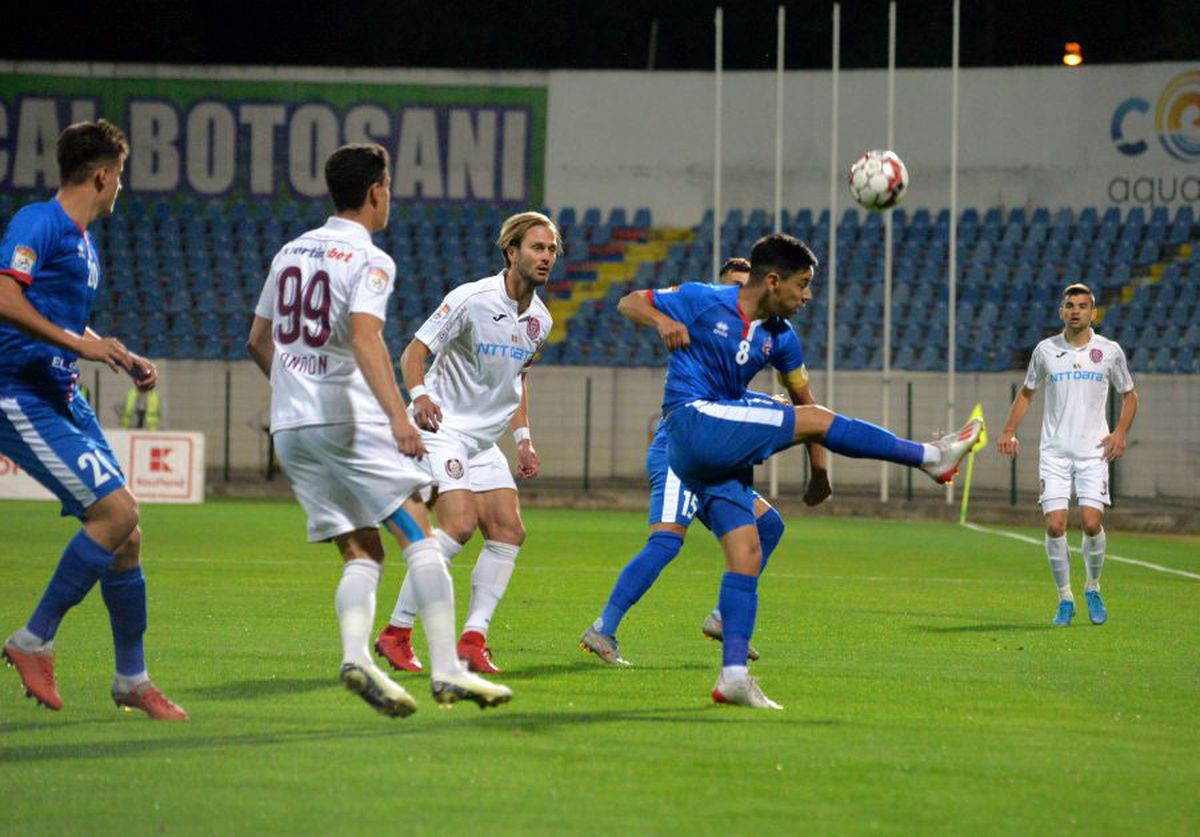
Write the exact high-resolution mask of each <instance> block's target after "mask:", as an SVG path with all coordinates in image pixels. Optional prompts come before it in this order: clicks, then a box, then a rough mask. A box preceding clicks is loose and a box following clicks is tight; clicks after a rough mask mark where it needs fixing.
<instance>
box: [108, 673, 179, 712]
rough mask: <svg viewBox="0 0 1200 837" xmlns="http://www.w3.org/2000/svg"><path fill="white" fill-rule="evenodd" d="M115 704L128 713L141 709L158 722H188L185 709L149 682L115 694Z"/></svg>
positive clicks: (113, 697)
mask: <svg viewBox="0 0 1200 837" xmlns="http://www.w3.org/2000/svg"><path fill="white" fill-rule="evenodd" d="M112 699H113V703H115V704H116V705H117V706H119V707H121V708H122V709H124V710H126V711H128V710H131V709H140V710H142V711H143V712H145V713H146V714H147V715H149V716H150V717H151V718H153V719H154V720H156V721H186V720H187V719H188V713H186V712H184V711H183V707H182V706H179V705H178V704H175V703H173V702H171V700H170V699H169V698H168V697H167V696H166V695H164V694H163V693H162V692H160V691H159V690H158V687H157V686H155V685H154V684H153V683H151V682H150V681H149V680H143V681H142V682H141V683H138V684H137V685H136V686H134V687H133V689H131V690H130V691H128V692H113V693H112Z"/></svg>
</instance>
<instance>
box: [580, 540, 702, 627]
mask: <svg viewBox="0 0 1200 837" xmlns="http://www.w3.org/2000/svg"><path fill="white" fill-rule="evenodd" d="M682 548H683V538H681V537H679V535H676V534H675V533H674V532H655V533H654V534H652V535H651V536H650V538H649V539H648V540H647V541H646V545H645V546H644V547H643V548H642V551H641V552H639V553H638V554H637V555H635V556H634V557H633V558H632V559H631V560H630V561H629V563H628V564H626V565H625V568H624V569H623V570H621V574H620V575H619V576H617V583H616V584H615V585H614V586H613V591H612V594H611V595H610V596H609V597H608V604H607V605H606V606H605V608H604V611H603V612H602V613H601V614H600V619H599V625H598V626H597V627H596V630H598V631H600V633H602V634H607V635H609V636H616V633H617V628H618V627H619V626H620V624H621V619H622V618H624V616H625V612H626V611H627V610H629V608H631V607H633V606H634V605H635V604H637V601H638V599H640V598H641V597H642V596H644V595H645V594H646V591H647V590H649V589H650V587H651V585H653V584H654V581H655V579H657V578H658V575H659V573H661V572H662V571H663V569H665V568H666V566H667V564H669V563H671V561H672V559H674V557H675V556H676V555H678V554H679V550H680V549H682Z"/></svg>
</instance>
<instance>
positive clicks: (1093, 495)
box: [997, 284, 1138, 627]
mask: <svg viewBox="0 0 1200 837" xmlns="http://www.w3.org/2000/svg"><path fill="white" fill-rule="evenodd" d="M1060 313H1061V315H1062V319H1063V324H1064V326H1065V327H1064V328H1063V331H1062V334H1056V335H1054V336H1053V337H1048V338H1046V339H1045V340H1043V341H1042V342H1041V343H1038V344H1037V347H1036V348H1035V349H1034V350H1033V356H1032V357H1031V358H1030V360H1029V371H1028V372H1027V373H1026V374H1025V385H1024V386H1023V387H1022V388H1021V391H1020V392H1018V393H1017V397H1016V399H1015V400H1014V401H1013V404H1012V408H1011V409H1010V410H1009V412H1008V421H1006V422H1005V424H1004V430H1003V431H1002V432H1001V433H1000V440H999V442H998V443H997V448H998V449H999V451H1000V452H1001V453H1002V454H1005V455H1006V456H1010V457H1015V456H1016V455H1017V452H1018V449H1019V443H1018V442H1017V437H1016V432H1017V425H1019V424H1020V423H1021V419H1022V418H1023V417H1024V416H1025V413H1026V411H1028V410H1029V404H1030V401H1031V400H1032V399H1033V395H1034V392H1035V391H1037V390H1038V389H1039V388H1041V387H1042V386H1045V388H1046V405H1045V408H1044V411H1043V415H1042V439H1041V455H1040V458H1039V459H1038V475H1039V477H1040V485H1041V496H1040V497H1039V498H1038V502H1040V503H1041V505H1042V514H1044V515H1045V516H1046V556H1047V557H1048V558H1049V559H1050V571H1051V573H1053V575H1054V583H1055V584H1056V585H1057V586H1058V597H1059V601H1058V610H1057V611H1056V612H1055V614H1054V619H1053V620H1052V621H1053V624H1055V625H1061V626H1064V627H1065V626H1067V625H1070V624H1071V619H1072V617H1073V616H1074V615H1075V596H1074V594H1073V593H1072V592H1071V563H1070V550H1069V548H1068V547H1067V536H1066V532H1067V508H1068V506H1069V504H1070V499H1071V494H1072V489H1074V494H1075V496H1076V497H1077V498H1078V503H1079V514H1080V517H1081V518H1082V523H1083V545H1082V550H1081V551H1082V552H1083V563H1084V567H1085V568H1086V570H1087V582H1086V584H1085V586H1084V593H1085V597H1086V598H1087V610H1088V618H1089V619H1090V620H1091V622H1092V624H1094V625H1103V624H1104V623H1105V622H1106V621H1107V620H1108V611H1107V610H1106V609H1105V607H1104V600H1103V599H1102V598H1101V597H1100V570H1101V568H1102V567H1103V566H1104V552H1105V546H1106V538H1105V534H1104V525H1103V516H1104V509H1105V508H1106V507H1107V506H1109V505H1111V500H1110V498H1109V493H1108V463H1110V462H1112V461H1113V460H1115V459H1119V458H1120V457H1121V456H1122V455H1123V454H1124V453H1125V444H1126V441H1125V440H1126V437H1127V436H1128V435H1129V428H1130V427H1131V426H1132V425H1133V418H1134V416H1135V415H1137V408H1138V397H1137V393H1136V392H1134V389H1133V378H1131V377H1130V375H1129V367H1128V365H1127V364H1126V362H1125V353H1124V352H1123V351H1122V350H1121V347H1120V346H1119V345H1118V344H1117V343H1116V342H1114V341H1112V340H1109V339H1108V338H1107V337H1102V336H1101V335H1099V334H1096V332H1094V331H1092V320H1093V319H1094V318H1095V315H1096V298H1095V296H1093V295H1092V292H1091V290H1090V289H1089V288H1088V286H1087V285H1080V284H1076V285H1070V286H1068V287H1067V289H1066V290H1064V291H1063V300H1062V308H1061V309H1060ZM1110 384H1111V385H1112V387H1113V388H1114V389H1115V390H1116V391H1117V392H1119V393H1121V416H1120V418H1119V419H1118V420H1117V426H1116V428H1115V429H1114V430H1112V431H1111V432H1110V431H1109V429H1108V419H1107V418H1106V408H1107V405H1108V388H1109V385H1110Z"/></svg>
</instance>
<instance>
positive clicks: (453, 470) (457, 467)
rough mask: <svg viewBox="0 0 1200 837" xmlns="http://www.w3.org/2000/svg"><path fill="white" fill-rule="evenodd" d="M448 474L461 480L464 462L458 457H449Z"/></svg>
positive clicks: (454, 478)
mask: <svg viewBox="0 0 1200 837" xmlns="http://www.w3.org/2000/svg"><path fill="white" fill-rule="evenodd" d="M446 475H447V476H449V477H450V479H452V480H461V479H462V475H463V464H462V463H461V462H459V461H458V460H457V459H447V460H446Z"/></svg>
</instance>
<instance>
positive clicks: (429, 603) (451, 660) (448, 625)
mask: <svg viewBox="0 0 1200 837" xmlns="http://www.w3.org/2000/svg"><path fill="white" fill-rule="evenodd" d="M404 559H405V560H406V561H407V562H408V576H407V578H405V584H410V583H411V584H410V586H411V592H412V597H413V599H414V601H415V604H416V609H417V612H418V613H419V614H420V616H421V622H422V624H423V625H424V626H425V641H426V642H427V643H428V644H429V662H430V664H431V666H432V675H433V677H434V678H437V677H438V676H439V675H445V674H452V673H454V674H457V673H459V672H461V671H462V664H461V663H460V662H459V661H458V654H457V653H456V651H455V647H456V640H457V639H458V637H457V635H456V634H455V631H454V586H453V584H452V583H451V581H450V573H449V572H447V571H446V561H445V559H444V558H443V557H442V551H441V549H440V548H439V547H438V542H437V540H436V539H435V538H423V539H422V540H419V541H416V542H414V543H411V544H409V545H408V546H407V547H405V549H404Z"/></svg>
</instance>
